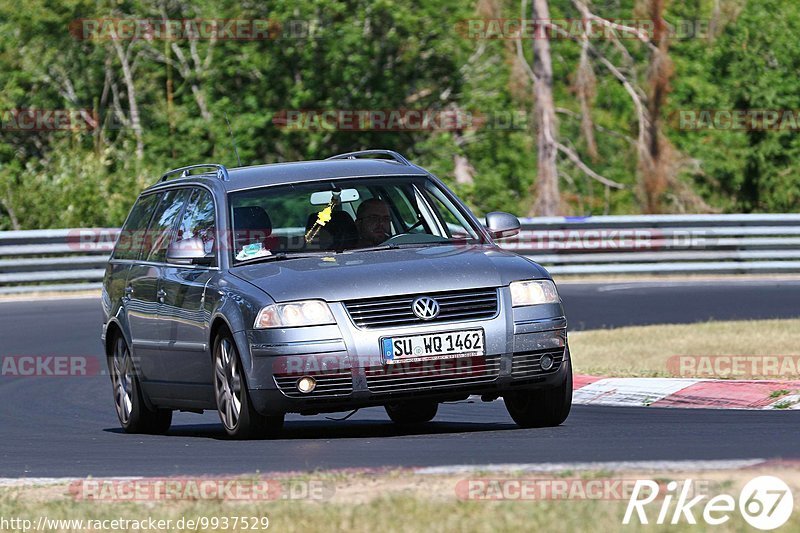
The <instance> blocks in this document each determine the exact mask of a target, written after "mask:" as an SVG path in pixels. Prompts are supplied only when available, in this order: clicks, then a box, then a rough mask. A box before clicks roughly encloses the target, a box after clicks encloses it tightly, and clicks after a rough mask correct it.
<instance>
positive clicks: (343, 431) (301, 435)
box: [103, 420, 519, 441]
mask: <svg viewBox="0 0 800 533" xmlns="http://www.w3.org/2000/svg"><path fill="white" fill-rule="evenodd" d="M514 429H519V428H518V427H517V426H516V425H515V424H513V423H496V422H484V423H476V422H436V421H433V422H427V423H425V424H420V425H416V426H408V427H405V426H398V425H397V424H394V423H392V422H389V421H386V422H384V421H379V420H347V421H339V420H309V421H305V420H299V421H298V420H291V421H287V422H286V425H285V426H284V428H283V430H281V432H280V433H279V434H278V435H277V436H274V437H268V438H267V439H265V440H276V441H281V440H288V441H291V440H302V439H314V440H317V439H363V438H384V437H413V436H419V435H422V436H427V435H443V434H457V433H475V432H487V431H508V430H514ZM103 431H106V432H109V433H124V431H123V430H122V429H120V428H106V429H104V430H103ZM166 436H167V437H189V438H204V439H218V440H229V437H228V435H227V434H226V433H225V430H224V428H223V427H222V425H221V424H186V425H180V426H177V425H176V426H172V427H171V428H170V430H169V432H167V434H166Z"/></svg>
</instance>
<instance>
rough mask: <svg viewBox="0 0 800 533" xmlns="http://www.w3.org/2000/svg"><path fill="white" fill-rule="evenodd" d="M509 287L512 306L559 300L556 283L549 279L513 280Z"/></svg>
mask: <svg viewBox="0 0 800 533" xmlns="http://www.w3.org/2000/svg"><path fill="white" fill-rule="evenodd" d="M509 288H510V289H511V304H512V306H513V307H520V306H522V305H539V304H557V303H560V302H561V298H559V296H558V291H557V290H556V284H555V283H553V282H552V281H550V280H537V281H514V282H512V283H511V284H510V285H509Z"/></svg>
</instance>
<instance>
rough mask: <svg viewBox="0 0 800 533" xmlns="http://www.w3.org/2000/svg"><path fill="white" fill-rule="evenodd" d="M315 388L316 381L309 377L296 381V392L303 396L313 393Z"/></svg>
mask: <svg viewBox="0 0 800 533" xmlns="http://www.w3.org/2000/svg"><path fill="white" fill-rule="evenodd" d="M316 386H317V380H316V379H314V378H312V377H311V376H304V377H302V378H300V379H298V380H297V390H299V391H300V392H302V393H303V394H308V393H309V392H311V391H313V390H314V389H315V388H316Z"/></svg>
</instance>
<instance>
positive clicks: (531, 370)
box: [511, 348, 564, 379]
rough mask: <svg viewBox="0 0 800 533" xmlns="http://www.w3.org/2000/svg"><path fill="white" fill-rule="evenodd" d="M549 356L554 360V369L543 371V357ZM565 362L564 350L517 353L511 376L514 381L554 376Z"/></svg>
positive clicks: (514, 357) (513, 358)
mask: <svg viewBox="0 0 800 533" xmlns="http://www.w3.org/2000/svg"><path fill="white" fill-rule="evenodd" d="M545 354H548V355H550V356H551V357H552V358H553V368H551V369H550V370H547V371H544V370H542V356H543V355H545ZM563 361H564V349H563V348H561V349H558V350H538V351H535V352H519V353H515V354H514V355H513V356H512V358H511V376H512V378H514V379H528V378H535V377H538V376H543V375H546V374H552V373H553V372H555V371H557V370H558V369H559V368H561V363H562V362H563Z"/></svg>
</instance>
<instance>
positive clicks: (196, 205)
mask: <svg viewBox="0 0 800 533" xmlns="http://www.w3.org/2000/svg"><path fill="white" fill-rule="evenodd" d="M215 214H216V213H215V211H214V198H213V197H212V196H211V193H210V192H208V191H207V190H205V189H195V191H194V192H193V193H192V196H191V198H190V199H189V204H188V205H187V206H186V211H184V213H183V219H182V220H181V223H180V225H179V226H178V232H177V234H176V235H175V242H176V243H178V242H181V241H185V240H188V239H200V240H202V241H203V247H204V249H205V252H206V253H207V254H210V253H213V252H214V251H215V248H214V244H215V240H216V237H215V235H216V230H217V227H216V226H217V225H216V217H215ZM212 266H216V262H215V263H214V264H213V265H212Z"/></svg>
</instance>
